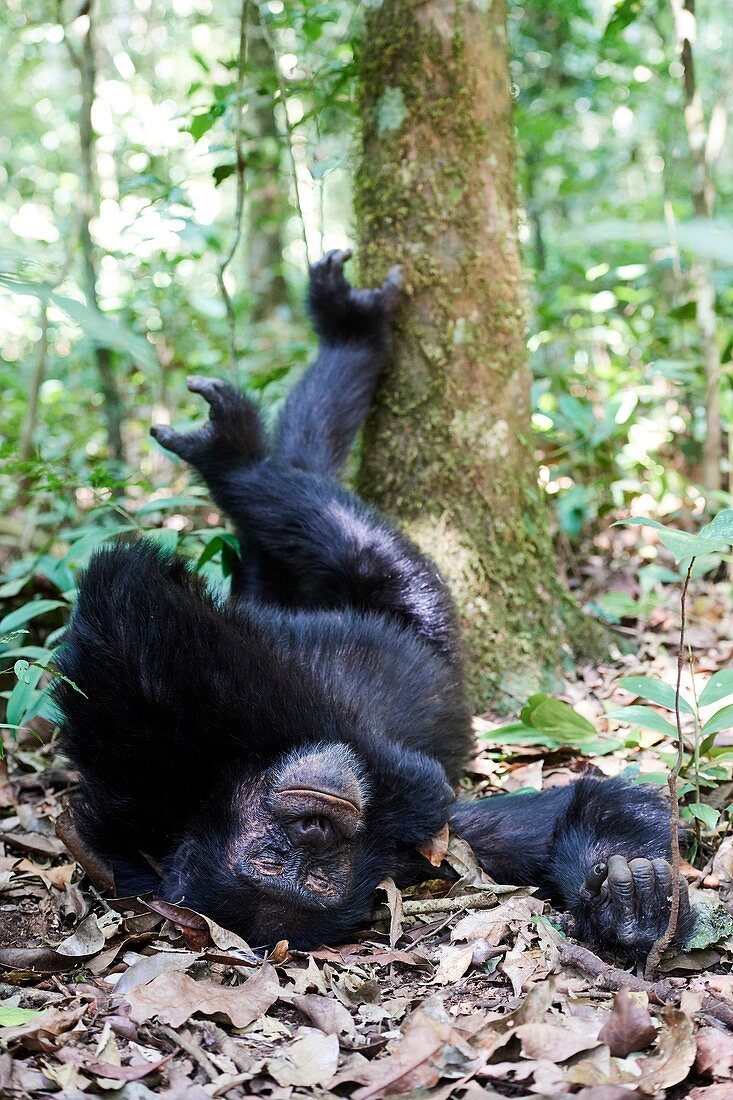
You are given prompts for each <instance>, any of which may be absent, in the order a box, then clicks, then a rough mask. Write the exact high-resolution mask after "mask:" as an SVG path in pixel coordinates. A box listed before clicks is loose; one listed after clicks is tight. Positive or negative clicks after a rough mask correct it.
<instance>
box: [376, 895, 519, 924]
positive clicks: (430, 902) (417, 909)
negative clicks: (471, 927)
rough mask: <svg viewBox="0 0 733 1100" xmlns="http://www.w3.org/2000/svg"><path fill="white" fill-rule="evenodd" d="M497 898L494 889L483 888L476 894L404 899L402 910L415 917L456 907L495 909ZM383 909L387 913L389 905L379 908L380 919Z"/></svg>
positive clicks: (446, 911)
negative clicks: (414, 899) (416, 899)
mask: <svg viewBox="0 0 733 1100" xmlns="http://www.w3.org/2000/svg"><path fill="white" fill-rule="evenodd" d="M497 900H498V898H497V894H496V892H495V891H494V890H481V891H478V892H477V893H475V894H459V895H457V896H456V897H445V898H425V899H424V900H423V901H413V900H407V901H403V902H402V912H403V914H404V916H406V917H414V916H418V915H419V914H422V913H448V912H453V911H454V910H456V909H493V908H494V906H495V905H496V903H497ZM382 910H384V912H385V914H387V907H386V906H380V907H379V909H378V910H377V916H378V917H379V918H380V919H381V916H382Z"/></svg>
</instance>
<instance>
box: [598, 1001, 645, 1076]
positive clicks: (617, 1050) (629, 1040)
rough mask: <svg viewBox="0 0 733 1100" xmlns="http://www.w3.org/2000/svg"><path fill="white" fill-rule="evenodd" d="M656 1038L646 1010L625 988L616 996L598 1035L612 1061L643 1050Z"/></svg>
mask: <svg viewBox="0 0 733 1100" xmlns="http://www.w3.org/2000/svg"><path fill="white" fill-rule="evenodd" d="M656 1037H657V1029H656V1027H655V1026H654V1024H653V1023H652V1018H651V1016H650V1015H649V1010H648V1008H647V1007H646V1005H645V1004H643V1003H642V1002H641V1001H640V1000H639V999H638V997H634V996H633V995H632V994H631V993H629V991H628V989H626V988H625V987H624V988H623V989H620V990H619V992H618V993H617V994H616V997H615V999H614V1002H613V1008H612V1010H611V1015H610V1016H609V1017H608V1019H607V1020H606V1022H605V1024H604V1025H603V1027H602V1028H601V1030H600V1031H599V1032H598V1038H599V1039H600V1041H601V1042H602V1043H605V1044H606V1046H607V1047H608V1049H609V1050H610V1051H611V1054H613V1056H614V1057H615V1058H625V1057H626V1055H627V1054H632V1053H633V1052H634V1051H637V1050H646V1048H647V1047H648V1046H651V1044H652V1043H653V1042H654V1040H655V1039H656Z"/></svg>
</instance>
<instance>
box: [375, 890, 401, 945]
mask: <svg viewBox="0 0 733 1100" xmlns="http://www.w3.org/2000/svg"><path fill="white" fill-rule="evenodd" d="M377 889H378V890H384V892H385V894H386V895H387V906H388V908H389V946H390V947H394V945H395V944H396V943H397V940H398V939H399V938H400V936H401V935H402V919H403V909H402V894H401V893H400V891H399V890H398V889H397V887H396V886H395V884H394V879H391V878H386V879H384V881H383V882H380V884H379V886H378V887H377Z"/></svg>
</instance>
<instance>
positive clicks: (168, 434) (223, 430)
mask: <svg viewBox="0 0 733 1100" xmlns="http://www.w3.org/2000/svg"><path fill="white" fill-rule="evenodd" d="M188 388H189V390H191V392H192V393H200V394H201V396H202V397H203V398H204V400H205V401H207V402H208V403H209V406H210V411H209V419H208V421H207V422H206V424H204V426H203V428H198V429H197V430H196V431H193V432H186V433H185V434H181V433H180V432H176V431H174V430H173V428H169V427H168V426H167V425H165V424H156V425H155V426H154V427H153V428H151V432H150V434H151V435H152V437H153V439H155V440H157V441H158V443H160V445H161V447H165V449H166V450H167V451H172V452H173V454H177V455H178V456H179V457H180V458H183V459H185V461H186V462H190V463H191V465H192V466H195V467H196V468H197V469H199V470H201V471H202V472H204V469H205V468H206V467H207V466H208V465H209V464H211V463H214V464H215V465H216V466H218V467H222V466H224V465H242V464H244V465H251V464H252V463H254V462H257V461H259V460H260V459H262V458H264V456H265V443H264V440H263V436H262V426H261V423H260V418H259V413H258V411H257V406H256V405H255V404H254V403H253V402H252V401H250V399H249V398H248V397H246V396H245V395H244V394H243V393H241V391H240V390H238V389H237V388H236V387H235V386H232V385H230V383H228V382H222V381H221V380H220V379H218V378H201V377H199V376H198V375H192V376H191V377H190V378H189V379H188Z"/></svg>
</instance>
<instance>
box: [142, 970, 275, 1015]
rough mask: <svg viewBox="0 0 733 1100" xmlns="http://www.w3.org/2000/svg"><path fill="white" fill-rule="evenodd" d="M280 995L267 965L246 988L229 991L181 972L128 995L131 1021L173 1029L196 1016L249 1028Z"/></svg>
mask: <svg viewBox="0 0 733 1100" xmlns="http://www.w3.org/2000/svg"><path fill="white" fill-rule="evenodd" d="M279 994H280V983H279V982H278V978H277V974H276V973H275V970H274V968H273V967H272V966H270V965H269V964H268V963H265V964H264V965H263V966H262V967H261V968H260V969H259V970H258V971H257V972H256V973H255V974H253V975H252V977H251V978H248V979H247V981H246V982H245V983H244V985H239V986H235V987H228V986H223V985H215V984H214V982H209V981H200V982H197V981H194V979H193V978H191V977H189V975H188V974H181V973H179V972H175V973H172V974H171V973H169V974H160V975H159V976H158V977H157V978H153V980H152V981H151V982H150V983H149V984H148V985H144V986H136V987H135V988H134V989H131V990H129V991H128V992H127V993H126V994H125V1000H126V1001H127V1002H128V1004H129V1005H130V1010H131V1011H130V1018H131V1019H132V1020H134V1021H135V1023H137V1024H141V1023H143V1022H144V1021H145V1020H150V1019H151V1018H152V1017H153V1016H156V1017H157V1018H158V1019H159V1020H160V1021H161V1022H162V1023H165V1024H170V1026H171V1027H181V1025H182V1024H185V1022H186V1020H188V1019H189V1018H190V1017H191V1016H193V1015H194V1013H196V1012H200V1013H201V1014H202V1015H203V1016H224V1017H225V1018H226V1019H227V1020H228V1021H229V1022H230V1023H231V1024H232V1025H233V1026H234V1027H246V1026H247V1024H251V1023H252V1021H253V1020H256V1019H257V1018H258V1016H261V1015H262V1014H263V1013H264V1012H267V1010H268V1008H270V1007H271V1006H272V1005H273V1004H274V1003H275V1001H276V1000H277V998H278V996H279Z"/></svg>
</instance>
